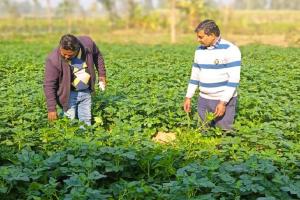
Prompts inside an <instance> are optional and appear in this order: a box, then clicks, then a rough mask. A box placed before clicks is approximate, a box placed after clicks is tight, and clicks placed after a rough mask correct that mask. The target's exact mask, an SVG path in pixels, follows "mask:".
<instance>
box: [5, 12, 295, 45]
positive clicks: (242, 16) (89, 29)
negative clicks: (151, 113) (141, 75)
mask: <svg viewBox="0 0 300 200" xmlns="http://www.w3.org/2000/svg"><path fill="white" fill-rule="evenodd" d="M203 18H205V16H203ZM213 19H215V20H216V21H217V22H218V24H219V25H220V27H221V31H222V35H223V36H224V37H226V38H228V39H230V40H231V41H234V42H235V43H237V44H238V45H244V44H249V43H251V44H252V43H262V44H271V45H277V46H299V45H300V36H299V32H300V28H299V27H300V11H291V10H286V11H273V10H270V11H266V10H249V11H247V10H246V11H239V10H230V9H228V10H222V11H219V12H216V13H214V14H213ZM199 21H200V19H199ZM151 23H155V22H151ZM156 27H157V29H151V30H147V29H145V28H142V27H141V28H135V29H126V28H124V22H120V23H119V24H118V25H116V27H113V28H112V27H109V23H108V22H107V20H105V19H99V18H98V19H97V18H94V19H90V18H70V19H68V20H67V19H58V18H55V19H52V21H51V23H50V22H49V21H48V20H47V19H34V18H16V19H11V18H4V19H1V20H0V38H1V39H16V38H19V39H21V40H23V39H26V40H36V39H38V38H40V39H41V40H45V39H44V38H45V36H47V37H46V38H47V40H48V41H53V40H57V38H59V37H60V36H61V35H62V34H64V33H68V32H71V33H74V34H88V35H92V36H93V38H96V40H97V41H99V42H105V43H126V44H128V43H140V44H161V43H170V36H169V31H168V28H169V27H168V25H167V23H166V24H165V26H164V27H159V26H156ZM193 29H194V27H185V28H182V27H181V29H180V27H178V29H177V43H179V44H191V43H193V42H195V36H194V35H193Z"/></svg>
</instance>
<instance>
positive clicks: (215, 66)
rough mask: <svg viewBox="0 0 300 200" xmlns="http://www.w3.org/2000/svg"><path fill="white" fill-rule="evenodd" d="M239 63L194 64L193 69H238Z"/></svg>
mask: <svg viewBox="0 0 300 200" xmlns="http://www.w3.org/2000/svg"><path fill="white" fill-rule="evenodd" d="M240 66H241V61H234V62H230V63H226V64H197V63H194V64H193V67H198V68H200V69H201V68H203V69H223V68H230V67H240Z"/></svg>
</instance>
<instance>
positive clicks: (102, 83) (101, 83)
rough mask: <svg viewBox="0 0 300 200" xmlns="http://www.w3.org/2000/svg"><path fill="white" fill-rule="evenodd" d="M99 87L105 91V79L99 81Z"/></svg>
mask: <svg viewBox="0 0 300 200" xmlns="http://www.w3.org/2000/svg"><path fill="white" fill-rule="evenodd" d="M99 89H100V90H101V91H104V90H105V83H104V82H103V81H99Z"/></svg>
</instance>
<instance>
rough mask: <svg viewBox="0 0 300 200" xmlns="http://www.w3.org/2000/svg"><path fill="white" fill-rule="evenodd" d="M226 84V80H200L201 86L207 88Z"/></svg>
mask: <svg viewBox="0 0 300 200" xmlns="http://www.w3.org/2000/svg"><path fill="white" fill-rule="evenodd" d="M226 84H227V81H223V82H218V83H203V82H200V86H201V87H208V88H213V87H220V86H225V85H226Z"/></svg>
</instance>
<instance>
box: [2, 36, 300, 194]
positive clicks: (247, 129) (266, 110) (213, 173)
mask: <svg viewBox="0 0 300 200" xmlns="http://www.w3.org/2000/svg"><path fill="white" fill-rule="evenodd" d="M42 39H44V38H37V41H34V39H33V38H32V39H31V40H30V42H28V41H29V40H28V41H17V40H10V41H1V42H0V45H1V47H5V48H0V78H1V85H0V91H1V92H0V103H1V107H0V113H1V115H0V162H1V165H0V199H8V200H12V199H53V200H54V199H55V200H56V199H93V200H94V199H99V200H103V199H108V200H112V199H140V200H144V199H148V200H152V199H153V200H157V199H158V200H166V199H172V200H173V199H174V200H184V199H228V200H231V199H250V200H252V199H253V200H254V199H269V200H275V199H299V198H300V176H299V174H300V162H299V161H300V141H299V138H300V118H299V116H300V107H299V106H300V104H299V102H300V96H299V90H300V88H299V86H300V68H299V64H300V59H299V54H300V49H299V48H279V47H270V46H260V45H248V46H243V47H242V48H241V50H242V54H243V61H242V74H241V83H240V86H239V89H238V91H239V93H240V96H239V103H238V112H237V117H236V122H235V131H234V132H233V133H232V135H226V134H221V132H220V131H219V130H217V129H216V130H215V129H205V128H203V129H199V127H200V126H202V124H201V123H198V118H197V113H196V106H195V105H196V97H195V98H194V99H193V109H192V113H191V115H186V114H185V113H184V111H183V109H182V103H183V99H184V95H185V91H186V87H187V84H188V81H189V76H190V71H191V65H192V60H193V54H194V49H195V47H196V46H195V45H167V44H164V45H159V44H157V45H136V44H130V45H124V44H112V43H99V46H100V49H101V51H102V52H103V54H104V57H105V61H106V65H107V72H108V77H107V78H108V87H107V90H106V91H105V92H104V93H101V92H100V91H96V93H95V94H94V96H93V100H94V101H93V116H94V124H93V126H92V127H90V128H88V129H87V130H85V131H84V130H82V129H80V128H79V126H80V124H78V122H76V121H75V122H74V121H73V122H70V121H69V120H67V119H59V120H58V121H56V122H55V123H52V124H49V123H48V122H47V113H46V106H45V99H44V95H43V90H42V83H43V73H44V60H45V57H46V55H47V53H48V52H49V51H50V50H51V49H53V48H54V47H55V43H53V41H54V40H53V39H51V41H52V43H50V40H46V39H44V41H43V40H42ZM157 131H161V132H173V133H176V137H177V139H176V140H175V141H174V142H173V143H170V144H166V145H161V144H157V143H155V142H153V141H152V140H151V137H152V136H153V135H154V134H155V133H156V132H157Z"/></svg>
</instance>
